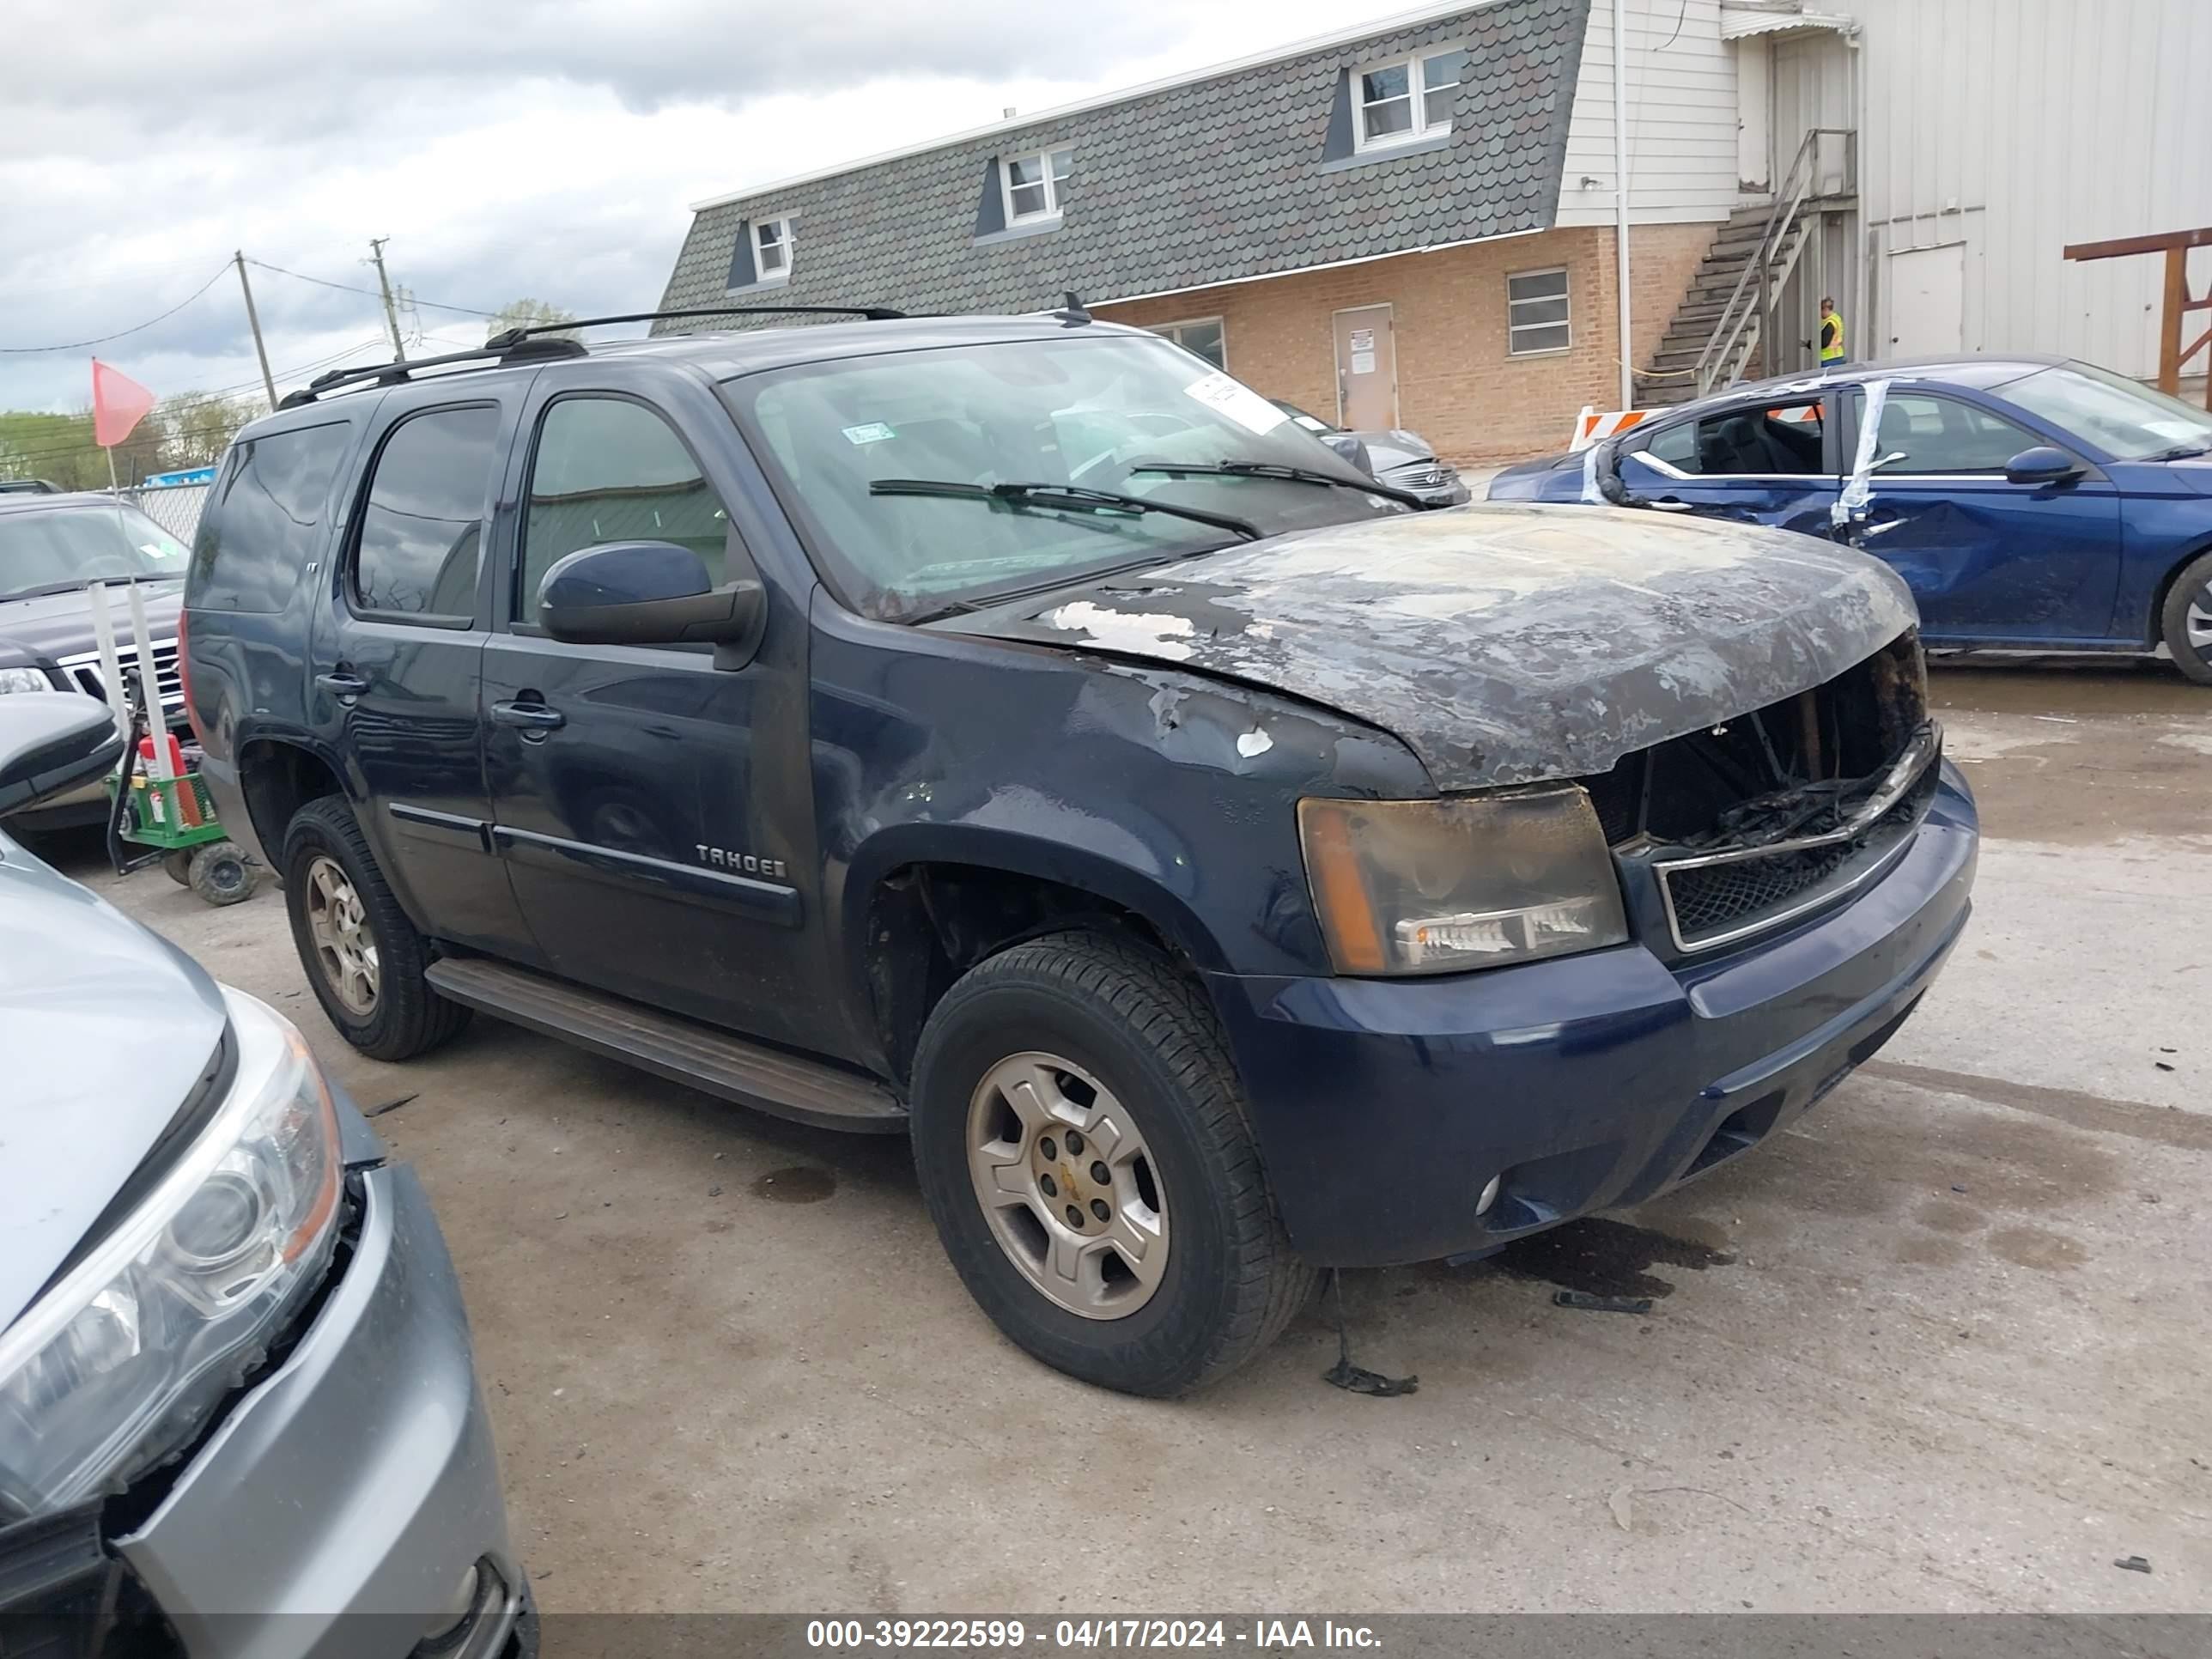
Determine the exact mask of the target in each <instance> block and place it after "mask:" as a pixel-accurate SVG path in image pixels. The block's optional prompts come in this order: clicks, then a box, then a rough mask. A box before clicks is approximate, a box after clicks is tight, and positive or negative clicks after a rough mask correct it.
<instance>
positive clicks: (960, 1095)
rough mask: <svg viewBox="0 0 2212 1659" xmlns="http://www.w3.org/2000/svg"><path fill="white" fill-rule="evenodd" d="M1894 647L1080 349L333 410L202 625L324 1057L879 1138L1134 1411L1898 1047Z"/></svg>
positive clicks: (1780, 550) (1901, 926)
mask: <svg viewBox="0 0 2212 1659" xmlns="http://www.w3.org/2000/svg"><path fill="white" fill-rule="evenodd" d="M1914 629H1915V619H1914V615H1913V610H1912V605H1911V599H1910V597H1909V596H1908V594H1907V593H1906V592H1905V587H1904V586H1903V584H1901V583H1900V582H1899V580H1897V578H1896V577H1895V576H1893V575H1892V574H1890V573H1889V572H1888V571H1887V570H1886V569H1884V568H1882V567H1881V565H1880V564H1878V563H1877V562H1875V561H1873V560H1871V559H1869V558H1867V557H1865V556H1863V555H1860V554H1858V553H1856V552H1853V551H1850V550H1848V549H1844V548H1838V547H1835V546H1832V545H1826V544H1821V543H1819V542H1815V541H1813V540H1810V539H1808V538H1799V537H1795V536H1790V535H1787V534H1784V533H1783V532H1775V531H1770V530H1765V529H1759V528H1756V527H1743V526H1723V525H1717V524H1711V523H1705V522H1698V521H1684V520H1669V519H1662V518H1661V517H1660V516H1658V515H1656V514H1651V513H1617V512H1607V511H1592V510H1589V509H1577V508H1573V507H1566V508H1551V507H1526V506H1516V507H1474V508H1467V509H1462V510H1458V511H1451V512H1443V513H1422V512H1415V511H1412V510H1410V509H1409V507H1408V506H1407V504H1406V503H1405V502H1404V501H1401V500H1398V499H1394V498H1393V497H1392V495H1391V494H1390V493H1389V491H1387V490H1385V489H1382V488H1380V487H1379V486H1378V485H1377V484H1376V481H1375V480H1373V479H1372V478H1370V477H1366V476H1364V474H1362V473H1360V472H1358V471H1356V470H1355V469H1353V468H1352V466H1350V465H1348V464H1346V462H1344V461H1343V460H1342V459H1340V458H1339V457H1338V456H1336V455H1335V454H1334V453H1333V452H1331V451H1330V450H1329V449H1328V448H1327V447H1325V446H1323V445H1322V444H1321V443H1320V442H1318V441H1316V440H1315V439H1314V438H1313V437H1312V436H1311V435H1310V434H1308V433H1306V432H1304V431H1303V430H1301V429H1300V428H1298V426H1297V424H1295V423H1294V422H1291V421H1289V420H1288V419H1286V417H1285V416H1284V415H1283V413H1282V411H1281V410H1279V409H1277V408H1276V407H1275V406H1274V405H1273V404H1270V403H1268V402H1267V400H1265V399H1264V398H1260V397H1258V396H1257V395H1256V394H1255V393H1253V392H1249V391H1248V390H1246V389H1245V388H1244V387H1243V386H1240V385H1238V384H1237V383H1236V382H1235V381H1233V380H1229V379H1228V378H1227V377H1226V376H1225V375H1222V374H1218V373H1217V372H1215V371H1214V370H1212V368H1210V367H1209V366H1207V365H1206V364H1205V363H1203V362H1200V361H1199V360H1198V359H1196V358H1194V357H1191V356H1188V355H1186V354H1185V353H1183V352H1182V350H1181V349H1178V348H1176V347H1175V346H1173V345H1171V344H1170V343H1167V342H1165V341H1164V340H1160V339H1158V338H1156V337H1152V336H1151V335H1148V334H1146V333H1143V332H1141V331H1133V330H1128V329H1122V328H1116V327H1113V326H1109V325H1103V324H1099V323H1094V322H1092V321H1091V320H1090V319H1089V318H1088V317H1087V316H1085V314H1084V313H1081V312H1080V311H1079V310H1073V309H1071V310H1069V311H1068V312H1066V313H1055V314H1053V315H1048V316H1044V317H1039V318H1030V319H928V320H921V319H917V320H903V319H890V318H887V317H883V316H873V317H870V318H867V319H863V320H857V321H844V322H837V323H831V324H823V325H809V326H781V327H775V328H766V329H753V330H750V331H741V332H734V333H728V334H720V335H702V336H696V337H666V338H660V339H653V340H647V341H635V342H629V343H620V344H610V345H604V346H595V347H586V346H584V345H582V344H580V343H578V342H577V341H576V340H575V339H574V338H572V337H558V336H553V335H550V334H545V333H539V334H536V335H529V336H524V335H516V336H502V337H501V338H500V339H499V340H497V341H495V343H493V345H492V346H491V347H490V348H488V349H486V350H484V351H483V352H478V353H473V354H465V355H464V356H462V357H460V358H459V359H458V360H455V361H450V362H434V363H430V364H411V365H405V366H398V365H395V366H392V368H387V369H386V370H383V371H380V372H370V373H368V374H351V375H348V376H343V377H338V378H337V379H335V380H331V381H330V382H329V383H328V384H325V385H322V386H318V387H316V388H314V389H313V390H311V391H309V392H304V393H297V394H295V395H294V397H293V398H289V399H288V400H287V404H286V407H284V408H283V410H281V411H280V412H278V413H276V414H275V415H273V416H270V417H269V418H267V419H265V420H263V421H259V422H256V423H255V424H254V425H252V426H251V427H249V428H246V430H245V431H244V432H243V433H242V434H240V437H239V440H238V441H237V443H236V445H235V446H234V448H233V449H232V451H231V453H230V454H229V456H228V458H227V459H226V460H225V461H224V463H223V467H222V474H221V476H220V477H219V478H218V479H217V481H216V484H215V486H214V488H213V491H212V494H211V497H210V506H209V508H208V511H207V513H206V517H205V519H204V520H203V523H202V526H201V529H200V532H199V536H198V540H197V545H196V546H195V548H194V550H193V554H192V562H191V574H190V578H189V583H188V587H187V592H186V611H185V627H184V629H183V632H184V633H185V640H186V644H185V653H184V655H185V665H186V671H187V673H186V678H187V697H188V701H189V705H190V708H191V714H192V717H193V719H194V721H195V722H196V724H197V728H198V730H199V732H200V733H201V735H202V738H203V741H204V745H205V749H206V756H207V758H206V763H205V765H206V772H207V775H208V779H209V781H210V785H211V786H212V787H213V788H214V790H215V793H216V796H217V798H218V800H219V802H220V804H221V806H222V811H223V813H224V814H225V817H226V819H227V820H228V821H229V822H230V823H232V824H233V826H234V833H235V834H241V835H242V834H243V833H244V826H246V825H249V824H250V826H251V832H252V835H253V836H254V837H256V838H257V839H258V843H259V845H260V846H261V847H262V848H265V849H266V852H267V855H268V858H269V860H270V863H272V864H273V865H274V866H276V869H277V871H278V872H279V873H280V874H281V876H282V878H283V883H284V887H285V890H286V897H287V901H288V904H289V911H290V916H291V922H292V927H293V931H294V934H295V939H296V940H297V943H298V945H299V950H300V954H301V959H302V961H303V962H304V963H305V964H306V966H307V975H308V978H309V981H310V982H311V983H312V984H313V987H314V991H315V994H316V995H317V996H318V997H319V999H320V1000H321V1003H322V1006H323V1007H324V1009H325V1012H327V1013H328V1014H329V1016H330V1018H331V1021H332V1022H333V1023H334V1024H336V1025H337V1028H338V1030H340V1031H341V1032H343V1034H344V1035H345V1036H346V1037H347V1038H348V1039H349V1041H350V1042H353V1043H354V1044H355V1045H356V1047H358V1048H361V1049H362V1050H363V1051H364V1052H365V1053H368V1054H374V1055H376V1056H379V1057H380V1058H384V1059H392V1060H397V1059H404V1058H405V1057H407V1056H409V1055H412V1054H419V1053H421V1052H422V1051H424V1050H426V1049H428V1048H432V1047H433V1046H435V1044H437V1043H439V1042H443V1041H445V1040H446V1039H447V1038H448V1037H450V1036H453V1033H454V1032H455V1031H456V1030H459V1027H460V1026H461V1024H463V1022H464V1021H465V1018H467V1016H468V1014H469V1012H470V1011H471V1010H479V1009H480V1010H483V1011H484V1012H488V1013H490V1014H492V1015H495V1016H496V1017H498V1018H503V1019H507V1020H512V1021H516V1022H519V1023H520V1024H525V1025H527V1026H531V1027H533V1028H535V1029H537V1030H541V1031H544V1032H547V1033H550V1034H551V1035H553V1036H558V1037H561V1038H563V1039H565V1040H567V1041H568V1042H575V1043H578V1044H580V1045H582V1046H584V1047H586V1048H590V1049H592V1050H594V1051H596V1052H599V1053H601V1054H610V1055H614V1056H617V1057H618V1058H620V1059H622V1060H627V1061H629V1062H631V1063H634V1064H635V1065H637V1066H641V1067H643V1068H645V1069H647V1070H648V1071H651V1072H654V1073H659V1074H660V1075H663V1076H665V1077H671V1078H677V1079H682V1080H683V1081H684V1082H686V1083H688V1084H691V1085H696V1086H697V1087H699V1088H702V1089H704V1090H707V1091H710V1092H713V1093H715V1094H717V1095H720V1096H721V1097H725V1098H727V1099H730V1100H732V1101H736V1102H740V1103H744V1104H746V1105H749V1106H752V1107H756V1108H758V1109H763V1110H767V1111H771V1112H776V1113H781V1114H783V1115H787V1116H790V1117H793V1118H797V1119H800V1120H802V1121H806V1122H810V1123H814V1124H821V1125H829V1126H832V1127H840V1128H850V1129H860V1130H875V1131H886V1132H892V1133H904V1134H908V1135H910V1136H911V1138H912V1140H913V1144H914V1149H915V1163H916V1166H917V1169H918V1170H919V1174H920V1182H921V1189H922V1193H923V1194H924V1197H925V1198H926V1200H927V1203H928V1206H929V1208H930V1211H931V1213H932V1215H933V1218H935V1221H936V1223H937V1225H938V1228H939V1232H940V1234H941V1236H942V1237H943V1239H944V1241H945V1247H946V1249H947V1250H948V1251H949V1253H950V1254H951V1257H952V1260H953V1262H954V1265H955V1266H956V1267H957V1269H958V1270H959V1272H960V1273H961V1276H962V1277H963V1279H964V1280H965V1281H966V1283H967V1284H968V1286H969V1289H970V1290H971V1291H973V1292H974V1294H975V1297H976V1298H977V1300H978V1301H979V1302H980V1303H981V1304H982V1305H983V1307H984V1308H985V1309H986V1310H987V1311H988V1312H989V1313H990V1315H991V1316H992V1317H993V1318H994V1320H995V1321H996V1322H998V1323H999V1325H1000V1328H1002V1329H1003V1330H1005V1331H1006V1334H1008V1335H1009V1336H1011V1337H1012V1339H1013V1340H1016V1341H1017V1342H1018V1343H1020V1344H1021V1345H1022V1346H1024V1347H1025V1348H1026V1349H1028V1350H1029V1351H1030V1352H1032V1353H1034V1354H1036V1355H1037V1356H1038V1357H1040V1358H1042V1359H1044V1360H1046V1361H1047V1362H1048V1363H1049V1364H1054V1365H1056V1366H1059V1367H1060V1368H1061V1369H1063V1370H1067V1371H1069V1372H1072V1373H1073V1374H1074V1375H1076V1376H1082V1377H1085V1378H1088V1379H1090V1380H1091V1381H1094V1382H1097V1383H1103V1384H1106V1385H1108V1386H1109V1387H1113V1388H1117V1389H1127V1390H1131V1391H1133V1392H1137V1393H1143V1394H1161V1395H1164V1394H1172V1393H1177V1392H1181V1391H1182V1390H1185V1389H1190V1388H1193V1387H1195V1386H1197V1385H1199V1384H1200V1383H1204V1382H1206V1381H1207V1380H1208V1379H1209V1378H1212V1377H1213V1376H1218V1375H1219V1374H1221V1373H1223V1372H1225V1371H1226V1370H1229V1369H1230V1368H1231V1367H1233V1366H1235V1365H1236V1364H1238V1363H1240V1362H1241V1361H1243V1359H1245V1358H1249V1356H1250V1355H1251V1354H1253V1353H1254V1352H1256V1351H1257V1350H1258V1349H1259V1348H1261V1346H1264V1345H1265V1344H1266V1343H1267V1341H1268V1340H1270V1339H1271V1338H1272V1337H1273V1335H1274V1334H1276V1333H1277V1332H1278V1331H1279V1330H1280V1329H1281V1328H1282V1327H1283V1325H1284V1323H1285V1322H1286V1321H1287V1320H1288V1319H1289V1318H1290V1317H1291V1315H1292V1313H1293V1312H1295V1311H1296V1310H1297V1308H1298V1307H1299V1305H1300V1304H1301V1303H1302V1302H1303V1301H1304V1298H1305V1297H1306V1296H1307V1294H1308V1292H1309V1291H1310V1289H1311V1287H1312V1285H1313V1284H1314V1282H1315V1279H1316V1273H1317V1271H1318V1270H1320V1269H1323V1268H1326V1267H1331V1266H1352V1265H1362V1264H1377V1263H1387V1262H1402V1261H1417V1260H1423V1259H1429V1258H1434V1257H1440V1256H1446V1255H1480V1254H1482V1253H1484V1252H1486V1251H1489V1250H1492V1249H1496V1248H1498V1246H1500V1245H1502V1244H1504V1243H1506V1242H1507V1241H1509V1240H1510V1239H1513V1238H1515V1237H1520V1236H1522V1235H1523V1234H1526V1233H1528V1232H1530V1231H1534V1230H1536V1229H1539V1228H1542V1227H1546V1226H1549V1225H1553V1224H1555V1223H1558V1222H1559V1221H1562V1220H1564V1219H1566V1218H1570V1217H1572V1216H1576V1215H1579V1214H1583V1213H1584V1212H1589V1211H1590V1210H1593V1209H1595V1208H1599V1207H1601V1206H1610V1205H1615V1204H1620V1203H1626V1202H1631V1201H1633V1200H1641V1199H1644V1198H1648V1197H1650V1195H1651V1194H1655V1193H1657V1192H1660V1191H1662V1190H1664V1189H1666V1188H1669V1187H1672V1186H1674V1185H1675V1184H1677V1183H1678V1182H1682V1181H1684V1180H1686V1179H1688V1178H1689V1177H1691V1176H1695V1175H1698V1174H1699V1173H1702V1172H1703V1171H1705V1170H1709V1169H1711V1168H1712V1167H1713V1166H1715V1165H1716V1164H1719V1163H1721V1162H1722V1161H1723V1160H1725V1159H1727V1158H1732V1157H1734V1156H1735V1154H1737V1153H1738V1152H1742V1151H1744V1150H1745V1149H1747V1148H1748V1147H1749V1146H1753V1144H1754V1143H1756V1142H1757V1141H1759V1139H1762V1138H1763V1137H1765V1136H1766V1135H1768V1134H1770V1133H1773V1132H1774V1131H1775V1130H1776V1129H1778V1127H1782V1126H1784V1125H1785V1124H1787V1123H1789V1122H1790V1121H1791V1120H1792V1119H1793V1118H1794V1117H1795V1116H1796V1115H1798V1114H1799V1113H1801V1112H1802V1111H1804V1110H1805V1109H1807V1108H1808V1107H1809V1106H1810V1105H1811V1104H1812V1103H1814V1101H1815V1100H1817V1099H1818V1098H1819V1097H1820V1096H1821V1095H1822V1094H1823V1093H1825V1092H1826V1091H1827V1090H1828V1089H1830V1088H1832V1086H1833V1085H1835V1084H1836V1083H1837V1082H1838V1080H1839V1079H1842V1078H1843V1077H1844V1075H1845V1074H1846V1073H1848V1072H1849V1071H1850V1069H1851V1068H1852V1067H1853V1066H1855V1065H1857V1063H1858V1062H1860V1061H1861V1060H1864V1059H1865V1058H1866V1057H1867V1056H1868V1055H1869V1054H1872V1053H1873V1052H1874V1051H1875V1049H1876V1048H1879V1047H1880V1046H1881V1044H1882V1042H1885V1041H1886V1040H1887V1038H1888V1036H1890V1034H1891V1033H1892V1032H1893V1031H1894V1030H1896V1028H1897V1026H1898V1024H1899V1023H1900V1022H1901V1021H1902V1020H1903V1019H1904V1018H1905V1016H1906V1015H1907V1014H1908V1013H1909V1012H1911V1010H1912V1008H1913V1006H1915V1005H1916V1003H1917V1001H1918V1000H1919V998H1920V997H1921V995H1922V994H1923V992H1924V991H1925V990H1926V989H1927V987H1928V986H1929V981H1931V979H1932V978H1933V977H1934V975H1935V974H1936V969H1937V968H1938V966H1939V964H1940V963H1942V960H1943V958H1944V956H1945V954H1946V952H1947V951H1949V949H1950V948H1951V946H1952V945H1953V944H1954V941H1955V940H1956V939H1957V938H1958V936H1959V933H1960V929H1961V927H1963V926H1964V924H1965V921H1966V914H1967V908H1968V890H1969V887H1970V885H1971V883H1972V876H1973V870H1974V860H1975V845H1976V829H1975V819H1974V811H1973V806H1972V802H1971V800H1970V799H1969V798H1968V795H1967V793H1966V788H1965V786H1964V785H1963V783H1962V782H1961V781H1960V778H1959V776H1958V775H1957V773H1956V772H1955V771H1954V770H1953V769H1951V768H1950V767H1949V766H1948V764H1946V763H1944V762H1943V761H1942V754H1941V733H1940V732H1939V731H1938V729H1937V727H1936V724H1935V723H1934V722H1933V721H1932V720H1930V719H1929V715H1928V711H1927V706H1926V691H1925V681H1924V676H1923V668H1922V662H1921V654H1920V649H1919V646H1918V643H1917V638H1916V635H1915V631H1914Z"/></svg>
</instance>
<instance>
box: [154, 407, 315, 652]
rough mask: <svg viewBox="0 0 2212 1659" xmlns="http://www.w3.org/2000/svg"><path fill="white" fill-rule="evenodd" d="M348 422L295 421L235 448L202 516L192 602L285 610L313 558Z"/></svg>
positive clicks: (217, 607) (213, 607)
mask: <svg viewBox="0 0 2212 1659" xmlns="http://www.w3.org/2000/svg"><path fill="white" fill-rule="evenodd" d="M346 437H347V428H346V425H345V423H344V422H333V423H332V424H331V425H328V426H307V427H293V428H289V430H287V431H283V432H272V433H270V434H269V435H267V436H266V437H262V438H248V439H246V440H245V441H242V442H240V443H239V444H237V445H235V446H234V447H232V449H231V452H230V457H229V459H228V461H227V462H226V463H225V464H224V466H223V469H222V475H221V476H220V477H217V478H216V482H215V485H214V491H215V499H214V500H212V501H210V502H209V503H208V506H207V510H206V511H205V512H204V513H202V514H201V515H200V526H199V533H198V535H197V537H196V538H194V540H193V544H192V563H191V576H190V579H189V580H187V582H186V584H185V603H186V604H187V605H191V606H192V607H193V608H194V609H196V610H209V611H282V610H283V609H284V607H285V606H286V605H288V604H289V603H290V601H291V598H292V589H293V586H294V585H295V583H296V582H297V581H298V580H299V578H300V572H301V568H304V567H305V565H306V564H307V561H308V560H310V559H312V558H313V557H314V556H315V552H316V547H317V543H318V540H319V534H320V531H321V526H322V521H323V513H324V510H325V507H326V505H327V504H328V502H329V501H330V498H331V479H332V477H334V476H335V474H336V473H337V468H338V462H339V461H340V460H341V459H343V457H344V454H345V448H346Z"/></svg>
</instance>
